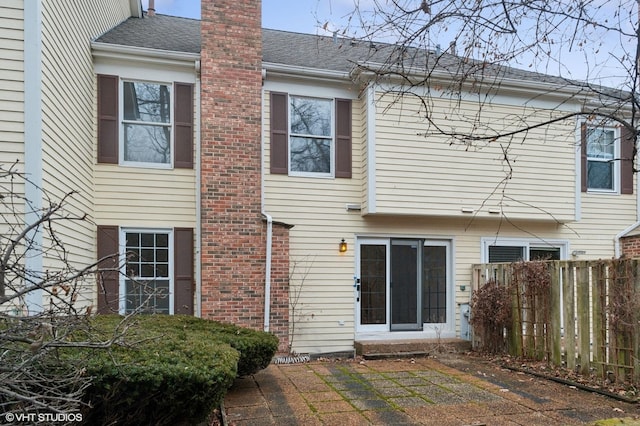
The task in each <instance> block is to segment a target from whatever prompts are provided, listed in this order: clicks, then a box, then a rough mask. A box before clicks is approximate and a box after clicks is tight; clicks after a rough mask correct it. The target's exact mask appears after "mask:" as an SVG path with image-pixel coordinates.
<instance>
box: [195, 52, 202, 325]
mask: <svg viewBox="0 0 640 426" xmlns="http://www.w3.org/2000/svg"><path fill="white" fill-rule="evenodd" d="M195 68H196V88H195V98H196V103H195V104H196V105H197V106H196V109H195V111H196V116H195V117H194V119H195V123H194V125H195V127H196V129H195V133H196V140H195V145H196V146H195V148H196V153H195V154H196V159H195V167H196V253H195V255H196V276H195V279H196V316H197V317H199V318H200V317H202V206H201V205H200V203H201V202H202V177H201V170H202V166H201V164H200V153H201V151H202V150H201V147H200V143H201V139H200V117H201V114H200V107H201V104H200V60H197V61H196V63H195Z"/></svg>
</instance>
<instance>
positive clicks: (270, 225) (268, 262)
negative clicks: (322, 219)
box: [262, 210, 273, 331]
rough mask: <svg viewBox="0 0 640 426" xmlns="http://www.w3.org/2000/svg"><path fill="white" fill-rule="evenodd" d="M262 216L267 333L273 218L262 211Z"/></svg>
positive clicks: (269, 311) (269, 310) (265, 322)
mask: <svg viewBox="0 0 640 426" xmlns="http://www.w3.org/2000/svg"><path fill="white" fill-rule="evenodd" d="M262 214H263V215H264V216H265V217H266V218H267V254H266V257H267V259H266V264H265V277H264V331H269V325H270V321H269V318H270V316H271V242H272V235H273V218H272V217H271V215H270V214H268V213H267V212H265V211H264V210H263V211H262Z"/></svg>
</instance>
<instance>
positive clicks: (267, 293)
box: [260, 69, 273, 331]
mask: <svg viewBox="0 0 640 426" xmlns="http://www.w3.org/2000/svg"><path fill="white" fill-rule="evenodd" d="M266 76H267V70H265V69H263V70H262V83H263V86H264V80H265V78H266ZM260 105H261V107H260V116H261V119H260V210H261V211H262V214H263V215H264V217H265V218H266V219H267V250H266V254H265V256H266V259H265V271H264V275H265V276H264V331H269V327H270V324H271V323H270V317H271V245H272V241H273V217H271V215H270V214H269V213H267V211H266V210H265V208H264V203H265V202H264V123H263V120H264V88H263V89H262V90H261V91H260Z"/></svg>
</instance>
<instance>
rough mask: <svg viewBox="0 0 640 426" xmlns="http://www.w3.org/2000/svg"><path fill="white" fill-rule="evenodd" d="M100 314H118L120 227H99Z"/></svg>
mask: <svg viewBox="0 0 640 426" xmlns="http://www.w3.org/2000/svg"><path fill="white" fill-rule="evenodd" d="M97 240H98V260H101V261H100V263H99V264H98V268H99V272H98V280H97V281H98V313H99V314H113V313H118V298H119V273H118V266H119V258H118V227H117V226H105V225H99V226H98V238H97Z"/></svg>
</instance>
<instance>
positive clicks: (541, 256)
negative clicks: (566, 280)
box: [481, 237, 569, 263]
mask: <svg viewBox="0 0 640 426" xmlns="http://www.w3.org/2000/svg"><path fill="white" fill-rule="evenodd" d="M568 246H569V244H568V243H567V242H566V241H540V240H522V239H518V238H498V239H496V238H495V237H494V238H483V239H482V260H481V261H482V263H502V262H518V261H521V260H562V259H566V258H567V250H568Z"/></svg>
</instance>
